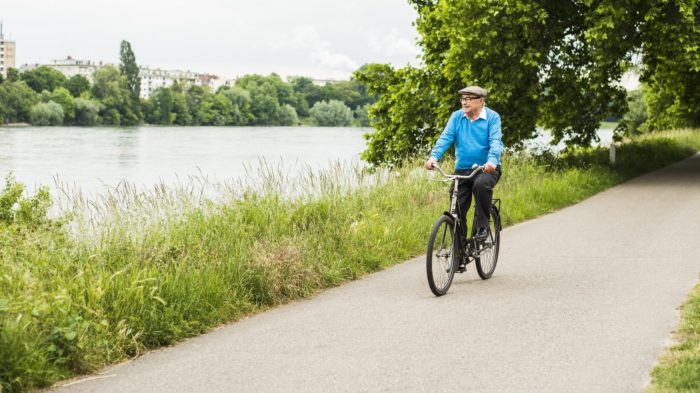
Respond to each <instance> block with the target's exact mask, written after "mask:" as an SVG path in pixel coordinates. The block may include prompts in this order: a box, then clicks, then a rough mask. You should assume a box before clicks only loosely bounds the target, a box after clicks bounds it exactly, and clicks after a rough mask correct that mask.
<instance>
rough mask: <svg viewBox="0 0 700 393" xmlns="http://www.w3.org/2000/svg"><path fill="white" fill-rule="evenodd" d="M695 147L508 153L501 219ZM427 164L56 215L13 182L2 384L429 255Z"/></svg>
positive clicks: (37, 379) (58, 373)
mask: <svg viewBox="0 0 700 393" xmlns="http://www.w3.org/2000/svg"><path fill="white" fill-rule="evenodd" d="M698 149H700V133H699V132H697V131H690V130H686V131H679V132H676V133H674V134H664V135H657V136H655V137H650V138H648V139H644V140H635V141H629V142H627V143H626V144H624V145H623V146H621V147H620V148H619V149H618V164H617V165H616V166H614V167H610V166H609V165H608V164H607V151H605V150H602V149H588V150H579V151H575V152H571V153H569V154H566V155H561V156H551V155H550V156H547V155H540V156H537V157H534V156H533V157H529V156H527V155H508V156H507V157H504V163H503V167H504V175H503V178H502V180H501V182H500V184H499V185H498V187H497V196H499V197H501V199H502V200H503V202H502V204H503V218H504V223H505V224H506V225H510V224H513V223H516V222H519V221H522V220H526V219H529V218H532V217H536V216H537V215H540V214H543V213H547V212H550V211H553V210H556V209H559V208H561V207H563V206H566V205H569V204H571V203H574V202H577V201H580V200H582V199H584V198H586V197H588V196H590V195H593V194H595V193H596V192H598V191H600V190H603V189H605V188H607V187H610V186H612V185H614V184H616V183H619V182H621V181H624V180H625V179H629V178H630V177H632V176H635V175H638V174H641V173H644V172H646V171H648V170H651V169H655V168H658V167H662V166H665V165H667V164H669V163H672V162H674V161H677V160H680V159H682V158H684V157H686V156H688V155H689V154H692V152H694V151H697V150H698ZM420 164H421V163H419V162H415V163H413V164H412V165H407V166H406V167H404V168H401V169H399V170H397V171H393V172H389V171H384V172H381V171H380V172H377V173H374V174H368V173H366V172H365V171H363V170H362V169H361V168H358V167H344V166H342V165H336V166H334V167H331V168H328V169H327V170H325V171H321V172H311V171H309V172H307V174H306V175H305V176H303V177H301V178H300V179H298V180H290V179H288V178H286V177H285V175H284V173H283V172H282V171H280V170H279V168H272V167H266V168H265V167H264V168H263V171H262V172H261V173H259V174H255V176H259V177H261V178H262V179H263V182H261V183H260V182H259V183H256V184H257V185H256V186H252V185H251V184H252V183H249V182H246V181H243V182H237V183H231V184H222V185H213V187H215V188H216V194H217V198H216V199H213V198H210V197H209V196H208V195H209V194H208V192H206V190H205V188H206V187H209V186H207V185H206V184H205V183H206V182H203V183H201V184H200V183H197V182H194V183H193V184H192V183H191V184H189V185H185V186H182V187H175V188H168V187H165V186H158V187H156V188H155V189H154V190H152V191H151V192H146V193H144V192H138V191H137V190H135V189H133V188H131V187H129V186H128V185H122V186H120V187H118V188H117V189H115V190H114V192H113V193H110V194H107V195H105V196H104V197H102V198H101V199H100V200H96V201H87V200H85V199H84V198H81V197H80V196H79V195H77V196H74V199H73V200H72V201H71V203H70V204H68V205H66V206H70V207H66V209H67V210H66V212H65V214H64V216H63V218H62V219H59V220H49V219H47V218H46V204H45V203H43V202H42V200H41V198H39V196H35V197H25V196H22V195H19V194H18V193H17V192H16V190H15V189H16V187H17V185H16V183H13V182H12V181H8V182H7V184H8V185H9V186H8V188H6V190H5V192H4V193H3V194H2V196H0V209H4V210H2V211H0V247H1V248H0V387H1V389H0V390H2V391H25V390H29V389H32V388H35V387H41V386H45V385H48V384H51V383H53V382H55V381H57V380H59V379H61V378H65V377H69V376H71V375H74V374H77V373H84V372H88V371H91V370H94V369H96V368H99V367H102V366H104V365H106V364H109V363H113V362H117V361H119V360H122V359H125V358H128V357H132V356H136V355H138V354H140V353H143V352H144V351H146V350H148V349H149V348H154V347H158V346H161V345H166V344H170V343H173V342H176V341H178V340H180V339H182V338H184V337H188V336H192V335H196V334H200V333H202V332H205V331H207V330H208V329H211V328H212V327H214V326H217V325H219V324H221V323H225V322H229V321H235V320H237V319H238V318H241V317H242V316H244V315H247V314H250V313H253V312H256V311H259V310H263V309H266V308H268V307H270V306H274V305H277V304H281V303H284V302H287V301H290V300H292V299H298V298H302V297H306V296H309V295H311V294H313V293H315V292H316V291H318V290H319V289H322V288H327V287H331V286H335V285H338V284H340V283H342V282H344V281H347V280H352V279H355V278H358V277H361V276H362V275H364V274H366V273H369V272H373V271H377V270H380V269H382V268H384V267H386V266H390V265H393V264H396V263H399V262H401V261H404V260H406V259H407V258H409V257H411V256H415V255H419V254H421V253H423V252H424V249H425V244H426V237H427V235H428V231H429V229H430V227H431V225H432V223H433V221H434V220H435V218H436V217H437V215H439V214H440V213H441V212H442V211H443V210H444V209H445V208H446V207H447V204H448V189H447V186H446V185H444V184H443V183H439V182H431V181H429V176H431V175H430V174H428V173H427V172H426V171H423V170H421V169H418V168H419V166H420ZM13 187H14V188H13ZM8 190H9V191H8ZM12 190H15V191H12ZM290 190H291V192H290ZM3 201H4V202H3ZM3 211H4V212H6V214H3V213H2V212H3ZM20 212H23V213H20ZM86 212H88V213H86Z"/></svg>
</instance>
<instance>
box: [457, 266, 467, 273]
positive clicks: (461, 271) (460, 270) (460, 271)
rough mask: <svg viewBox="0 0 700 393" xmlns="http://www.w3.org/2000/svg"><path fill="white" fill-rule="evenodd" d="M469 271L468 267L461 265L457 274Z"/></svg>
mask: <svg viewBox="0 0 700 393" xmlns="http://www.w3.org/2000/svg"><path fill="white" fill-rule="evenodd" d="M466 271H467V265H459V268H458V269H457V273H464V272H466Z"/></svg>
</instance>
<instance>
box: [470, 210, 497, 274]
mask: <svg viewBox="0 0 700 393" xmlns="http://www.w3.org/2000/svg"><path fill="white" fill-rule="evenodd" d="M500 243H501V216H500V214H498V209H496V208H495V207H491V214H489V236H488V238H486V240H483V241H477V242H476V255H477V257H476V271H477V273H479V277H481V279H482V280H488V279H489V278H491V276H492V275H493V272H494V270H496V263H497V262H498V248H499V246H500Z"/></svg>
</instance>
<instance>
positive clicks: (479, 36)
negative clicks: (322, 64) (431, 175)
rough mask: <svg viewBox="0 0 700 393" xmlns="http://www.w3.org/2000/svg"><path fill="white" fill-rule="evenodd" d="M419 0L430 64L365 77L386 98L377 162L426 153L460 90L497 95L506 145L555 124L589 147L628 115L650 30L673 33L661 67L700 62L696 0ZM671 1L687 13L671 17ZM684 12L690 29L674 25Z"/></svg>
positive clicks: (378, 119) (561, 136) (570, 140)
mask: <svg viewBox="0 0 700 393" xmlns="http://www.w3.org/2000/svg"><path fill="white" fill-rule="evenodd" d="M409 2H410V3H411V4H412V5H413V6H414V7H415V8H416V10H417V12H418V19H417V21H416V27H417V29H418V32H419V34H420V36H421V38H420V40H419V44H420V45H421V46H422V48H423V66H422V67H420V68H414V67H410V66H408V67H404V68H402V69H398V70H394V69H392V68H391V67H389V66H386V65H379V64H373V65H368V66H365V67H363V68H362V69H360V70H358V71H357V72H356V73H355V77H356V79H357V80H358V81H360V82H362V83H364V84H366V85H367V88H368V90H369V92H370V93H372V94H376V95H379V97H380V99H379V101H378V102H377V104H376V105H374V106H373V107H372V108H371V110H370V116H371V117H372V118H373V119H374V123H373V125H374V127H375V129H376V131H375V132H374V133H371V134H369V135H368V141H369V144H368V146H369V147H368V149H367V151H366V152H365V154H364V157H365V159H367V160H368V161H369V162H371V163H374V164H381V163H389V164H391V163H395V162H399V161H401V160H402V159H403V158H405V157H408V156H411V155H416V154H419V155H420V154H425V153H426V152H427V150H428V149H429V148H430V147H431V146H432V144H433V143H434V142H435V140H436V139H437V137H438V136H439V134H440V132H441V131H442V129H443V127H444V124H445V123H446V121H447V119H448V118H449V115H450V114H451V113H452V112H453V111H454V110H455V109H457V108H459V101H458V97H457V91H458V90H459V89H460V88H461V87H464V86H467V85H480V86H482V87H484V88H486V89H487V90H488V91H489V97H488V100H487V105H488V106H489V107H491V108H493V109H495V110H496V111H498V112H499V113H500V114H501V117H502V119H503V138H504V143H505V144H506V146H510V147H516V148H517V147H520V146H522V142H523V141H524V140H525V139H528V138H531V137H533V136H534V135H535V133H536V127H537V126H542V127H544V128H547V129H549V130H550V131H551V133H552V136H553V141H552V142H553V143H558V142H560V141H562V140H564V141H566V143H567V144H568V145H588V144H590V143H591V142H592V141H595V140H596V139H597V136H596V131H597V129H598V127H599V124H600V120H601V119H602V118H604V117H605V115H606V114H607V113H609V112H610V111H612V112H614V113H624V112H625V111H626V94H625V91H624V90H623V89H622V87H621V86H620V85H619V83H618V82H619V80H620V79H621V76H622V73H623V72H624V71H625V70H626V69H627V67H628V66H629V64H630V63H631V61H632V58H633V55H635V54H636V53H637V52H638V51H639V48H641V47H644V48H645V51H646V50H647V49H646V48H647V45H649V42H650V37H651V36H652V35H653V33H651V32H657V33H661V34H657V35H658V36H659V37H664V38H661V39H659V41H658V42H659V45H661V46H663V45H666V47H665V48H663V49H662V48H659V50H658V51H656V53H658V54H660V56H658V57H659V58H661V59H667V60H666V61H665V62H664V61H662V62H661V63H663V64H665V65H666V67H669V68H670V67H672V66H674V67H679V68H681V69H683V70H688V69H692V67H693V66H695V67H697V64H698V63H697V62H696V60H697V47H698V45H697V43H698V42H699V41H698V39H697V35H696V34H697V27H696V25H697V23H695V21H697V12H698V11H697V0H676V1H670V0H615V1H613V0H597V1H592V0H584V1H578V0H577V1H574V0H565V1H562V0H538V1H524V0H435V1H431V0H409ZM667 8H671V9H674V10H676V9H677V11H678V12H677V13H676V14H674V15H670V14H669V13H668V12H666V11H665V10H666V9H667ZM657 9H662V10H664V11H658V10H657ZM657 14H658V15H659V16H656V15H657ZM674 18H675V19H674ZM679 18H680V19H682V20H684V21H685V22H684V24H683V23H681V26H684V27H678V26H674V27H668V26H667V24H669V23H670V24H672V23H671V22H672V21H673V20H676V19H679ZM693 34H695V35H693ZM672 37H673V38H679V37H680V38H684V39H686V41H683V40H681V41H682V42H685V43H686V44H685V52H684V53H685V54H686V58H687V62H688V63H689V64H691V66H690V67H689V66H688V65H680V66H679V65H678V64H674V63H673V61H674V60H672V59H675V57H674V56H671V55H670V54H671V53H669V51H671V52H672V51H674V50H677V47H678V45H676V43H677V41H676V40H673V39H669V38H672ZM652 41H653V40H652ZM652 47H653V46H652ZM664 50H665V51H664ZM648 69H649V68H648V65H647V70H648ZM645 72H649V71H645ZM651 74H654V75H656V73H653V72H652V73H651ZM651 74H650V75H651ZM667 74H668V73H667ZM693 75H697V74H693ZM647 79H648V80H652V79H653V77H651V76H647ZM692 80H693V79H692V78H690V77H689V76H688V75H683V76H681V77H679V78H678V82H680V81H684V82H686V86H695V85H697V83H696V84H693V83H687V82H689V81H692ZM693 90H697V89H694V88H693V87H690V88H688V89H681V90H680V91H681V92H691V91H693ZM681 94H682V93H681ZM673 96H674V97H677V96H678V93H673ZM676 101H682V102H692V100H689V99H687V98H684V99H680V100H676ZM650 106H651V107H653V105H650ZM688 107H689V108H690V107H691V106H688ZM694 108H696V109H695V113H697V108H698V105H697V104H694ZM651 115H652V117H653V115H654V113H653V111H652V114H651ZM621 127H624V123H623V124H622V126H621ZM620 130H622V128H621V129H620Z"/></svg>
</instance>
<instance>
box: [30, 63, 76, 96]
mask: <svg viewBox="0 0 700 393" xmlns="http://www.w3.org/2000/svg"><path fill="white" fill-rule="evenodd" d="M20 78H21V79H22V80H23V81H24V82H26V83H27V86H29V87H31V88H32V90H34V91H35V92H37V93H41V92H42V91H44V90H46V91H49V92H52V91H54V89H56V88H57V87H61V86H63V85H65V83H66V81H67V79H66V77H65V75H63V74H62V73H61V72H59V71H56V70H54V69H53V68H51V67H48V66H40V67H37V68H35V69H33V70H29V71H25V72H24V73H22V74H21V76H20Z"/></svg>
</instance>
